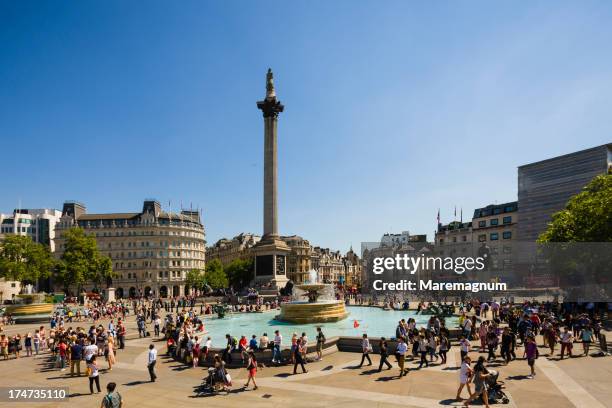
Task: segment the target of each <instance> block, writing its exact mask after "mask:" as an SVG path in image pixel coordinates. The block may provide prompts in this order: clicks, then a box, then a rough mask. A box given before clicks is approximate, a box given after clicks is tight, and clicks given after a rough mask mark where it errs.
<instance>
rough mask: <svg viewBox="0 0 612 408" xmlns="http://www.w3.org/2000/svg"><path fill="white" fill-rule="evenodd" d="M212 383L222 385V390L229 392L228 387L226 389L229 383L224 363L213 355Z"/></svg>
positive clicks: (216, 355) (217, 356)
mask: <svg viewBox="0 0 612 408" xmlns="http://www.w3.org/2000/svg"><path fill="white" fill-rule="evenodd" d="M213 381H215V383H217V382H218V383H221V384H223V390H224V391H229V387H228V383H229V381H227V373H226V371H225V361H223V360H222V359H221V357H220V356H219V355H218V354H215V356H214V375H213ZM213 386H214V384H213Z"/></svg>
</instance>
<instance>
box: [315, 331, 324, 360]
mask: <svg viewBox="0 0 612 408" xmlns="http://www.w3.org/2000/svg"><path fill="white" fill-rule="evenodd" d="M324 345H325V335H324V334H323V330H321V327H317V360H318V361H321V360H323V346H324Z"/></svg>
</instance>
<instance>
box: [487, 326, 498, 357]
mask: <svg viewBox="0 0 612 408" xmlns="http://www.w3.org/2000/svg"><path fill="white" fill-rule="evenodd" d="M498 343H499V339H498V338H497V333H496V328H495V325H493V324H492V325H489V329H488V332H487V348H488V350H489V353H488V355H487V361H491V360H495V350H497V344H498Z"/></svg>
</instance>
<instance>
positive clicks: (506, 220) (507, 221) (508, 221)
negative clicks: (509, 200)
mask: <svg viewBox="0 0 612 408" xmlns="http://www.w3.org/2000/svg"><path fill="white" fill-rule="evenodd" d="M511 223H512V217H511V216H508V217H504V224H511Z"/></svg>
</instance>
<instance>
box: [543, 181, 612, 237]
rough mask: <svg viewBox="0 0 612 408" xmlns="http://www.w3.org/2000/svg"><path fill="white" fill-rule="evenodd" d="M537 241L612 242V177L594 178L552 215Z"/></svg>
mask: <svg viewBox="0 0 612 408" xmlns="http://www.w3.org/2000/svg"><path fill="white" fill-rule="evenodd" d="M538 242H540V243H546V242H612V174H607V175H601V176H597V177H595V178H594V179H593V180H592V181H591V182H590V183H589V184H587V185H586V187H584V188H583V190H582V192H580V193H579V194H576V195H575V196H573V197H572V198H571V199H570V200H569V201H568V203H567V206H566V207H565V209H563V210H561V211H559V212H557V213H555V214H553V217H552V222H551V223H550V224H549V225H548V228H547V230H546V231H544V232H543V233H542V234H541V235H540V237H539V239H538Z"/></svg>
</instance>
